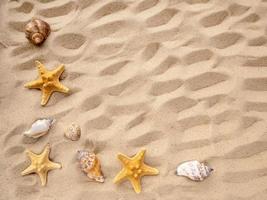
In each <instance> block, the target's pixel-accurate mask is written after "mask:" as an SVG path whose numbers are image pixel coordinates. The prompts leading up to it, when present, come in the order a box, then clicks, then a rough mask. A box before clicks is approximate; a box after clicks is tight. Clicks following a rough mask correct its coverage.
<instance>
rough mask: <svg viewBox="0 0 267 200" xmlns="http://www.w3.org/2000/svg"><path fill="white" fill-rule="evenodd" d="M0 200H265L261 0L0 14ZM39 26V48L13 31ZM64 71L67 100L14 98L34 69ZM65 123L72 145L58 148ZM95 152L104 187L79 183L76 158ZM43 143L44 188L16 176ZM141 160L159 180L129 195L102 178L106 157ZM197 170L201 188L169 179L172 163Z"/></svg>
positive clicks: (90, 0) (62, 4)
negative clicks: (203, 176)
mask: <svg viewBox="0 0 267 200" xmlns="http://www.w3.org/2000/svg"><path fill="white" fill-rule="evenodd" d="M0 6H1V8H0V15H1V16H0V19H1V25H0V26H1V27H0V28H1V35H0V41H1V42H2V43H3V44H0V52H1V53H0V55H1V58H0V62H1V63H0V66H1V67H0V70H1V82H0V110H1V115H0V116H1V124H0V126H1V127H0V144H1V148H2V150H1V153H0V169H1V173H0V190H1V191H0V199H1V200H2V199H4V200H7V199H13V200H16V199H27V200H52V199H54V200H55V199H56V200H66V199H73V200H88V199H94V200H98V199H99V200H100V199H101V200H103V199H108V200H113V199H116V200H124V199H125V200H130V199H142V200H152V199H153V200H156V199H157V200H159V199H162V200H177V199H181V200H186V199H194V200H196V199H197V200H200V199H203V200H217V199H218V200H221V199H224V200H231V199H233V200H251V199H253V200H263V199H266V198H267V176H266V173H267V159H266V156H267V151H266V150H267V136H266V119H267V103H266V102H267V93H266V91H267V36H266V32H267V27H266V23H267V21H266V19H267V1H266V0H161V1H160V0H118V1H117V0H116V1H115V0H76V1H71V0H57V1H55V0H39V1H37V0H17V1H15V0H11V1H9V2H8V1H5V0H4V1H1V3H0ZM33 16H35V17H40V18H42V19H44V20H46V21H47V22H48V23H50V24H51V27H52V29H53V31H52V33H51V35H50V37H49V38H48V40H47V41H46V43H45V44H44V45H43V46H42V47H41V48H38V47H35V46H33V45H32V44H30V43H29V42H28V41H27V40H26V39H25V36H24V33H23V27H24V25H25V23H26V22H27V21H28V20H30V19H31V17H33ZM37 59H38V60H40V61H42V62H43V63H44V64H45V65H46V66H48V68H50V69H52V68H53V67H55V66H56V65H57V64H60V63H64V64H65V65H66V73H65V74H64V77H65V78H64V80H63V81H62V83H63V84H64V85H66V86H68V87H69V88H71V90H72V93H71V94H70V95H68V96H64V95H63V94H58V93H57V94H54V95H53V96H52V98H51V99H50V101H49V103H48V105H47V106H46V107H44V108H43V107H41V106H40V95H41V93H40V91H37V90H28V89H25V88H23V84H24V83H25V82H27V81H30V80H33V79H34V78H35V77H36V76H37V72H36V69H35V66H34V61H35V60H37ZM46 116H53V117H56V119H57V123H56V124H55V126H54V127H53V128H52V129H51V131H50V133H49V134H48V135H47V136H45V137H42V138H41V139H39V140H37V141H33V140H29V139H25V138H24V137H23V136H22V132H23V131H24V130H26V129H27V128H28V127H29V126H30V124H31V122H32V121H34V120H35V119H36V118H38V117H46ZM71 122H76V123H79V124H80V125H81V127H82V137H81V139H80V140H79V141H78V142H72V141H69V140H67V139H65V138H64V137H63V130H64V128H65V127H66V126H68V125H69V124H70V123H71ZM86 139H89V140H93V141H95V142H96V144H97V153H98V154H99V157H100V159H101V161H102V167H103V171H104V173H105V175H106V182H105V183H104V184H97V183H93V182H88V179H87V178H86V176H85V175H84V174H83V173H82V172H81V171H80V170H79V168H78V166H77V162H76V157H75V156H76V154H75V153H76V151H77V150H78V149H82V148H84V147H85V141H86ZM47 142H49V143H50V144H51V145H52V154H51V158H52V159H53V160H54V161H56V162H61V163H62V165H63V169H62V170H54V171H51V172H50V173H49V177H48V185H47V187H41V186H40V180H39V178H38V177H37V176H36V175H30V176H25V177H22V176H20V172H21V171H22V170H23V169H24V168H25V167H26V166H27V165H28V164H29V161H28V159H27V157H26V155H25V154H24V150H25V149H26V148H29V149H31V150H33V151H35V152H40V151H41V150H42V148H43V147H44V145H45V144H46V143H47ZM142 147H145V148H146V149H147V155H146V161H147V163H148V164H150V165H152V166H155V167H157V168H158V169H159V170H160V175H159V176H156V177H155V176H153V177H145V178H144V179H143V181H142V186H143V191H142V193H141V194H140V195H136V194H135V193H134V191H133V189H132V187H131V186H130V184H129V182H125V183H123V184H121V185H119V186H117V185H114V184H113V183H112V179H113V178H114V176H115V175H116V174H117V172H118V171H119V170H120V168H121V166H120V163H119V162H118V160H117V159H116V154H117V153H118V152H123V153H125V154H128V155H132V154H134V153H136V152H137V151H138V150H139V149H140V148H142ZM189 159H198V160H206V161H208V162H209V163H210V164H211V165H212V167H214V168H215V172H214V174H213V175H212V176H211V177H210V178H208V179H207V180H206V181H204V182H202V183H195V182H191V181H189V180H187V179H185V178H183V177H177V176H175V175H174V171H175V169H176V166H177V164H178V163H180V162H182V161H185V160H189Z"/></svg>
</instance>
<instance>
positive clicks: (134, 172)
mask: <svg viewBox="0 0 267 200" xmlns="http://www.w3.org/2000/svg"><path fill="white" fill-rule="evenodd" d="M145 152H146V150H144V149H143V150H141V151H140V152H139V153H137V154H136V155H135V156H134V157H132V158H129V157H128V156H126V155H123V154H118V159H119V160H120V161H121V162H122V164H123V169H122V170H121V171H120V172H119V173H118V175H117V176H116V177H115V178H114V183H119V182H121V181H123V180H125V179H128V180H129V181H130V182H131V184H132V186H133V188H134V190H135V192H136V193H140V192H141V183H140V182H141V177H142V176H146V175H157V174H159V171H158V170H157V169H156V168H153V167H150V166H148V165H146V164H145V163H144V157H145Z"/></svg>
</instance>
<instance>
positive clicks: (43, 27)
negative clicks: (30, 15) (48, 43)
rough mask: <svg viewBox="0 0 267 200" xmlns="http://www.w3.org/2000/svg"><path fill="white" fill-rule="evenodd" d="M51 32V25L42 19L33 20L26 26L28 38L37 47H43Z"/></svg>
mask: <svg viewBox="0 0 267 200" xmlns="http://www.w3.org/2000/svg"><path fill="white" fill-rule="evenodd" d="M50 32H51V29H50V26H49V24H48V23H46V22H45V21H43V20H41V19H32V20H31V21H30V22H29V23H28V24H26V26H25V34H26V38H27V39H28V40H29V41H30V42H32V43H33V44H35V45H41V44H42V43H43V42H44V41H45V40H46V38H47V37H48V35H49V34H50Z"/></svg>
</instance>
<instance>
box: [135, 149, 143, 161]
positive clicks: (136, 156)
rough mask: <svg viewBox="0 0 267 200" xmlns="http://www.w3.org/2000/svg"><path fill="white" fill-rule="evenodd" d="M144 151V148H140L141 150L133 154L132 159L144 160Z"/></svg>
mask: <svg viewBox="0 0 267 200" xmlns="http://www.w3.org/2000/svg"><path fill="white" fill-rule="evenodd" d="M145 153H146V150H145V149H142V150H141V151H139V152H138V153H137V154H136V155H135V156H134V158H133V159H134V160H140V161H144V157H145Z"/></svg>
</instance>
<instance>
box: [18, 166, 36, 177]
mask: <svg viewBox="0 0 267 200" xmlns="http://www.w3.org/2000/svg"><path fill="white" fill-rule="evenodd" d="M34 172H36V168H35V167H34V166H33V165H30V166H29V167H27V168H26V169H24V170H23V171H22V172H21V175H22V176H24V175H27V174H31V173H34Z"/></svg>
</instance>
